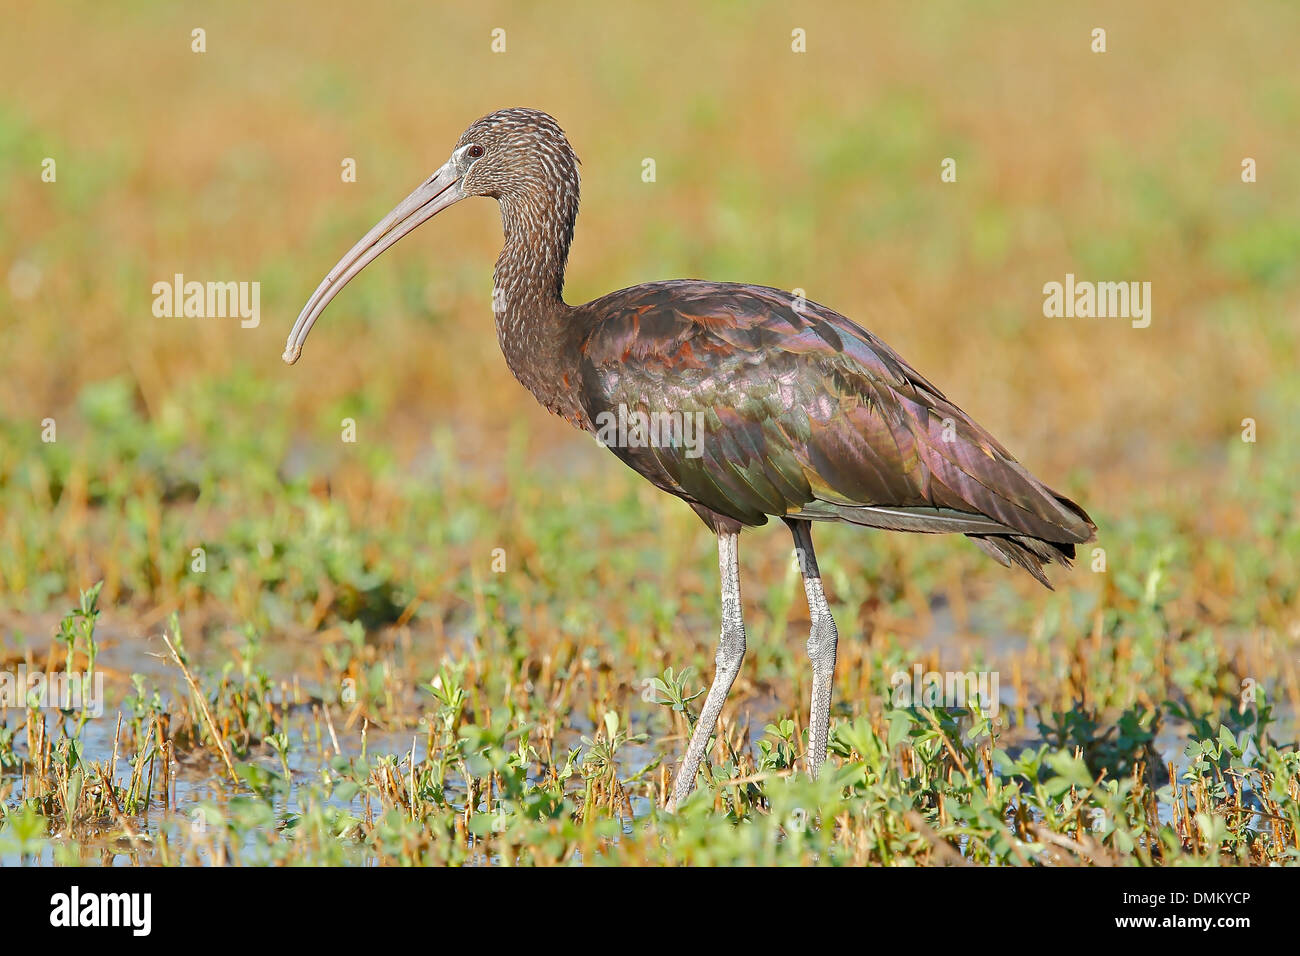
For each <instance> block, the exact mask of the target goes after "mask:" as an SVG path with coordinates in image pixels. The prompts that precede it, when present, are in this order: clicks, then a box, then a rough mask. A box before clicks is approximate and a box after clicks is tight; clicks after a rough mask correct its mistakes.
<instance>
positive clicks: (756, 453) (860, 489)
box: [284, 109, 1096, 807]
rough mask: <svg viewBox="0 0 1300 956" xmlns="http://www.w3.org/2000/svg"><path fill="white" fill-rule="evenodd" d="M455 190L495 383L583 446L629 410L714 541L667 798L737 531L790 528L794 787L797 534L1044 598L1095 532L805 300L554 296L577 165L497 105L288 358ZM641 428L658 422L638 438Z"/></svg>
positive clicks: (821, 731)
mask: <svg viewBox="0 0 1300 956" xmlns="http://www.w3.org/2000/svg"><path fill="white" fill-rule="evenodd" d="M468 196H489V197H491V198H493V199H495V200H497V202H498V204H499V205H500V208H501V220H502V224H503V225H504V227H505V247H504V249H502V251H501V255H500V258H498V259H497V264H496V271H495V273H494V279H493V281H494V294H493V312H494V313H495V316H496V330H497V338H498V340H499V341H500V344H501V350H502V352H504V353H505V359H506V364H508V365H509V366H510V371H511V372H513V373H514V375H515V377H516V378H517V379H519V381H520V382H521V383H522V384H523V385H524V386H525V387H526V388H527V389H528V390H529V391H530V392H532V393H533V395H534V396H535V397H536V398H537V400H538V401H539V402H541V403H542V404H543V405H545V406H546V407H547V408H548V409H550V410H551V411H552V412H555V413H556V414H557V415H560V416H562V417H563V418H564V419H565V420H567V421H568V422H569V423H570V424H572V425H574V426H575V427H577V428H581V429H584V430H586V431H588V432H591V433H593V434H598V433H599V431H600V428H599V425H598V423H608V422H609V421H610V420H611V416H621V419H620V420H621V421H626V420H627V419H628V417H629V416H632V417H633V420H634V422H636V423H637V425H638V427H634V428H632V429H630V430H629V429H620V430H619V432H618V434H619V435H620V436H624V437H625V438H626V440H622V441H613V442H609V441H606V442H605V443H606V444H608V446H609V447H610V449H611V450H612V451H613V452H614V454H615V455H617V456H618V457H619V458H621V459H622V460H623V461H624V462H625V463H626V464H627V465H629V466H631V467H632V468H634V469H635V470H636V471H637V472H638V473H639V474H641V475H642V476H643V477H645V478H647V479H648V480H649V481H651V482H652V483H653V484H654V485H656V486H657V487H659V488H661V489H663V490H664V491H666V492H668V493H669V494H673V495H676V496H677V497H679V498H681V499H682V500H684V501H685V502H687V503H688V504H689V505H690V506H691V507H692V508H693V509H694V510H695V512H696V514H698V515H699V516H700V517H701V518H702V519H703V520H704V523H705V524H706V525H708V527H709V528H710V529H711V530H712V531H713V532H714V533H715V534H716V535H717V536H718V565H719V569H720V571H721V579H722V634H721V639H720V641H719V644H718V652H717V658H716V661H717V668H716V671H715V674H714V678H713V683H712V686H710V688H709V692H708V695H707V696H706V698H705V701H704V707H703V711H702V713H701V714H700V719H699V721H698V722H697V723H696V725H695V729H694V732H693V733H692V735H691V740H690V743H689V744H688V746H687V748H686V755H685V757H684V758H683V760H682V764H681V767H680V768H679V770H678V772H677V777H676V780H675V782H674V785H673V793H672V797H671V800H670V801H669V806H670V807H675V806H676V805H677V804H678V803H679V802H680V801H681V800H682V799H683V798H685V797H686V796H687V795H688V794H689V793H690V792H691V790H692V788H693V787H694V785H695V777H696V774H697V772H698V770H699V766H700V762H701V760H702V759H703V757H704V754H705V752H706V751H707V749H708V743H709V739H710V737H711V735H712V734H713V731H714V728H715V726H716V724H717V720H718V715H719V713H720V712H721V710H722V703H723V700H724V699H725V698H726V696H727V692H728V691H729V690H730V689H731V685H732V682H733V681H734V680H735V679H736V675H737V673H738V672H739V671H740V665H741V661H742V659H743V658H744V655H745V627H744V623H743V621H742V618H741V604H740V574H739V569H738V566H737V561H736V543H737V537H738V534H739V532H740V530H741V528H745V527H753V526H757V525H761V524H766V523H767V520H768V518H769V517H770V516H775V517H778V518H780V519H782V520H783V521H784V522H785V523H786V524H787V525H788V526H789V528H790V531H791V532H792V533H793V535H794V543H795V548H796V553H797V554H798V555H799V557H800V570H801V572H802V575H803V582H804V589H805V592H806V594H807V598H808V607H809V612H810V617H811V621H812V629H811V636H810V637H809V639H808V656H809V659H810V660H811V663H812V671H813V690H812V712H811V715H810V718H809V725H808V726H809V735H808V736H809V739H808V753H807V765H808V770H809V771H810V772H811V773H812V774H814V775H815V774H816V773H817V770H818V768H819V767H820V766H821V764H822V762H823V761H824V760H825V758H826V742H827V735H828V732H829V723H830V702H831V684H832V674H833V670H834V667H835V645H836V631H835V622H834V620H833V619H832V618H831V612H830V608H829V607H828V605H827V602H826V597H825V595H824V594H823V592H822V584H821V576H820V573H819V572H818V569H817V559H816V557H815V555H814V553H813V543H812V532H811V527H812V522H814V521H846V522H849V523H851V524H857V525H865V526H866V527H870V528H886V529H890V530H894V531H916V532H924V533H957V534H964V535H966V536H967V537H969V538H970V539H971V540H972V541H974V542H975V543H976V544H977V545H978V546H979V547H980V548H981V549H983V551H984V552H985V553H986V554H988V555H989V556H991V557H992V558H994V559H995V560H996V561H998V562H1000V563H1001V564H1003V565H1005V566H1007V567H1010V566H1011V565H1013V564H1014V565H1017V566H1019V567H1021V568H1023V569H1024V570H1026V571H1028V572H1029V573H1030V574H1032V575H1033V576H1034V577H1035V578H1037V579H1038V580H1039V581H1041V582H1042V583H1043V584H1045V585H1047V586H1048V587H1050V586H1051V585H1050V584H1049V583H1048V580H1047V576H1046V575H1045V574H1044V573H1043V565H1045V564H1050V563H1052V562H1056V563H1058V564H1064V565H1068V564H1069V562H1070V559H1071V558H1073V557H1074V546H1075V545H1076V544H1081V543H1083V542H1086V541H1090V540H1092V538H1093V536H1094V532H1095V530H1096V529H1095V526H1094V525H1093V523H1092V521H1091V520H1090V519H1089V518H1088V515H1087V514H1086V513H1085V512H1084V510H1083V509H1082V508H1080V507H1079V506H1078V505H1077V504H1075V503H1074V502H1073V501H1070V500H1069V499H1068V498H1065V497H1063V496H1062V495H1059V494H1057V493H1056V492H1054V491H1052V490H1051V489H1050V488H1048V487H1047V486H1046V485H1044V484H1043V483H1042V482H1040V481H1039V480H1038V479H1037V478H1035V477H1034V476H1033V475H1031V474H1030V473H1029V472H1028V471H1026V470H1025V469H1024V468H1023V467H1022V466H1021V465H1020V464H1019V463H1018V462H1017V461H1016V460H1015V459H1014V458H1012V457H1011V455H1010V453H1008V452H1007V450H1006V449H1004V448H1003V447H1002V446H1001V445H1000V444H998V442H997V441H996V440H995V439H994V438H993V437H992V436H991V435H990V434H989V433H988V432H986V431H985V430H984V429H983V428H981V427H980V426H979V425H977V424H976V423H975V422H974V421H972V420H971V419H970V418H969V417H968V416H967V415H966V414H965V413H964V412H962V410H961V409H960V408H958V407H957V406H956V405H954V404H953V403H952V402H950V401H949V400H948V399H947V398H945V397H944V395H943V393H942V392H940V391H939V390H938V389H937V388H935V387H934V386H933V385H931V384H930V383H929V382H928V381H926V380H925V379H924V378H923V377H922V376H921V375H920V374H918V373H917V372H916V371H915V370H914V369H913V368H912V367H911V366H910V365H908V364H907V363H906V362H905V361H903V359H901V358H900V357H899V356H898V354H897V353H895V352H894V350H893V349H891V348H890V347H889V346H888V345H886V344H885V343H884V342H882V341H880V339H878V338H876V336H874V335H872V334H871V333H870V332H868V331H867V330H866V329H863V328H861V327H860V326H858V325H856V324H854V323H853V322H851V321H850V320H848V319H846V318H845V317H844V316H842V315H839V314H838V313H836V312H833V311H832V310H830V309H828V308H826V307H825V306H821V305H818V304H816V303H815V302H808V301H805V300H803V299H801V298H799V297H796V296H793V295H791V294H788V293H786V292H782V291H780V290H777V289H770V288H765V287H762V286H754V285H742V284H738V283H731V282H704V281H700V280H694V279H688V280H681V281H673V282H651V283H647V284H645V285H638V286H633V287H632V288H630V289H623V290H621V291H619V292H613V293H610V294H609V295H606V296H603V297H601V298H599V299H596V300H594V301H592V302H588V303H587V304H585V305H579V306H571V305H568V304H567V303H566V302H565V301H564V298H563V295H562V292H563V288H564V268H565V262H566V260H567V258H568V253H569V244H570V242H571V240H572V239H573V225H574V220H575V219H576V218H577V215H578V160H577V157H576V156H575V155H574V152H573V149H572V148H571V147H570V146H569V141H568V139H567V138H566V137H565V135H564V131H563V130H561V129H560V127H559V125H558V124H557V123H556V122H555V120H554V119H552V118H551V117H550V116H548V115H547V114H545V113H542V112H539V111H537V110H528V109H507V110H499V111H498V112H495V113H492V114H490V115H488V116H485V117H483V118H482V119H480V120H478V121H477V122H475V123H474V124H473V125H471V126H470V127H469V129H467V130H465V132H464V133H463V134H461V137H460V140H459V141H458V142H457V143H456V147H455V149H454V150H452V153H451V158H450V159H449V160H447V162H446V164H444V165H443V166H442V168H440V169H439V170H438V171H437V172H435V173H434V174H433V175H432V176H430V177H429V178H428V179H426V180H425V181H424V182H423V183H421V184H420V185H419V186H418V187H417V188H416V189H415V191H414V192H412V193H411V195H410V196H408V197H407V198H406V199H404V200H402V202H401V203H400V204H399V205H398V206H397V208H396V209H394V210H393V211H392V212H390V213H389V214H388V215H387V216H385V217H384V218H383V220H381V221H380V222H379V224H378V225H376V226H375V227H374V228H373V229H371V230H370V232H368V233H366V235H365V236H364V237H363V238H362V239H361V241H360V242H358V243H357V244H356V245H355V246H353V247H352V249H351V250H350V251H349V252H348V253H347V255H345V256H344V257H343V258H342V259H340V260H339V262H338V264H337V265H335V266H334V268H333V269H331V270H330V272H329V274H328V275H326V277H325V280H324V281H323V282H322V283H321V284H320V285H319V286H318V287H317V289H316V291H315V292H314V293H313V294H312V296H311V298H310V299H309V300H308V301H307V304H306V306H304V307H303V310H302V313H301V314H300V315H299V316H298V321H297V322H296V323H294V327H293V331H292V332H291V333H290V334H289V340H288V343H287V344H286V346H285V351H284V360H285V361H286V362H288V363H290V364H292V363H294V362H296V361H297V360H298V357H299V355H300V354H301V352H302V346H303V342H304V341H305V340H306V338H307V333H308V332H309V331H311V327H312V325H313V323H315V321H316V319H317V318H318V317H319V316H320V314H321V312H322V311H323V310H324V309H325V307H326V306H327V305H328V304H329V303H330V301H331V300H332V299H333V298H334V296H336V295H337V294H338V292H339V290H340V289H342V288H343V286H344V285H346V284H347V283H348V281H349V280H351V279H352V278H353V277H354V276H356V275H357V273H359V272H360V271H361V270H362V269H364V268H365V267H366V265H367V264H368V263H370V262H372V261H374V259H376V258H377V257H378V256H379V255H380V254H381V253H382V252H383V251H384V250H385V249H387V248H388V247H389V246H391V245H393V244H394V243H395V242H397V241H398V240H399V239H401V238H402V237H403V236H405V235H406V234H407V233H409V232H411V231H412V230H413V229H415V228H416V227H417V226H419V225H420V224H421V223H423V222H425V221H426V220H428V219H430V218H432V217H433V216H434V215H436V214H437V213H439V212H441V211H442V210H443V209H446V208H447V207H448V206H450V205H452V204H453V203H456V202H459V201H460V200H462V199H464V198H466V197H468ZM636 416H640V417H639V418H638V417H636ZM650 419H656V420H657V419H663V420H664V421H665V422H670V423H675V425H674V426H673V427H665V428H664V429H662V430H661V431H660V430H657V429H653V428H652V429H648V430H647V429H646V428H645V427H644V425H645V423H646V422H647V421H648V420H650ZM691 422H695V423H698V425H699V434H698V435H697V436H696V437H697V438H698V439H699V440H698V441H697V442H695V443H688V442H686V441H684V440H682V439H683V437H684V436H683V429H682V427H680V426H682V425H684V424H689V423H691ZM647 434H648V435H650V436H652V437H653V436H655V435H656V434H657V435H658V437H659V439H660V440H658V441H647V440H646V437H647ZM665 436H667V440H663V439H664V437H665ZM598 437H599V435H598ZM606 437H608V436H606Z"/></svg>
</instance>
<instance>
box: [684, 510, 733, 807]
mask: <svg viewBox="0 0 1300 956" xmlns="http://www.w3.org/2000/svg"><path fill="white" fill-rule="evenodd" d="M738 537H739V535H737V534H720V535H718V571H719V574H720V575H721V577H722V636H721V637H720V638H719V640H718V653H717V656H716V657H715V658H714V660H715V664H716V667H715V669H714V673H713V684H712V686H710V687H709V693H708V696H707V697H705V698H704V709H703V710H702V711H701V712H700V719H699V720H698V721H697V722H696V724H695V731H694V732H693V733H692V734H691V742H690V744H688V745H687V747H686V756H685V757H683V758H682V765H681V768H680V769H678V771H677V778H676V779H675V780H674V781H673V795H672V798H671V799H670V800H669V801H668V809H669V811H672V810H675V809H676V808H677V806H678V804H680V803H681V802H682V801H683V800H685V799H686V798H687V797H688V796H690V793H691V791H692V790H694V789H695V777H696V774H698V773H699V771H700V762H701V761H702V760H703V759H704V754H705V752H706V751H707V750H708V749H709V738H710V737H712V736H713V730H714V728H715V727H716V726H717V724H718V715H719V714H721V713H722V703H723V701H725V700H726V699H727V692H728V691H730V690H731V685H732V684H733V683H735V680H736V675H737V674H739V673H740V664H741V662H742V661H743V660H744V659H745V623H744V621H743V620H742V619H741V612H740V567H739V565H738V564H737V561H736V540H737V538H738Z"/></svg>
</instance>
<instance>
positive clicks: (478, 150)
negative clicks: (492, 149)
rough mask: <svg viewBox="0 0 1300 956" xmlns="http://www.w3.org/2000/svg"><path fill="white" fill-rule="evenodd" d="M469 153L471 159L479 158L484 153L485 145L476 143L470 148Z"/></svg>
mask: <svg viewBox="0 0 1300 956" xmlns="http://www.w3.org/2000/svg"><path fill="white" fill-rule="evenodd" d="M467 155H468V156H469V158H470V159H478V158H479V157H480V156H482V155H483V147H482V146H480V145H478V144H477V143H475V144H474V145H473V146H471V147H470V148H469V151H468V153H467Z"/></svg>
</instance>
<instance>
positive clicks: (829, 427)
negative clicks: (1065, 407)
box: [574, 280, 1095, 584]
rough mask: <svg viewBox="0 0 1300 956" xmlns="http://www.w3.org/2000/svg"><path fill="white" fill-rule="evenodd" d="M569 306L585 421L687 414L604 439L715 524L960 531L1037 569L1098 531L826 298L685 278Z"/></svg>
mask: <svg viewBox="0 0 1300 956" xmlns="http://www.w3.org/2000/svg"><path fill="white" fill-rule="evenodd" d="M574 317H575V319H577V320H578V321H579V322H580V323H582V326H583V331H582V340H581V346H580V349H579V352H580V354H579V357H578V358H579V376H580V382H579V383H577V384H578V389H579V401H580V403H581V404H582V406H583V408H584V410H585V411H586V413H587V415H588V417H589V418H590V419H591V421H592V422H593V423H594V426H598V425H599V424H600V423H601V422H605V423H611V422H613V423H618V422H620V421H631V422H638V421H639V422H641V423H646V422H649V423H651V424H653V423H654V422H655V421H656V419H657V420H659V421H663V422H665V423H667V422H674V423H677V422H681V421H685V422H686V429H687V432H686V437H689V438H690V439H692V440H691V441H689V442H688V441H684V440H678V441H676V442H675V443H674V442H673V441H672V440H664V436H665V435H676V437H677V438H679V439H681V438H682V437H683V435H682V434H681V433H680V432H673V431H672V429H668V428H665V429H662V430H659V431H658V432H655V431H651V432H650V433H648V435H647V434H646V433H637V432H634V431H628V430H626V429H624V430H617V429H616V430H615V435H616V440H614V441H609V442H607V444H609V445H610V447H611V450H612V451H613V452H614V453H615V454H616V455H618V457H619V458H621V459H622V460H623V461H624V462H626V463H627V464H628V465H630V466H631V467H632V468H634V469H636V470H637V471H638V472H640V473H641V474H642V475H644V476H645V477H646V478H648V479H649V480H650V481H652V482H653V483H654V484H656V485H657V486H658V487H660V488H662V489H664V490H665V491H668V492H670V493H672V494H675V495H677V496H678V497H681V498H683V499H685V500H686V501H688V502H690V503H691V504H692V505H693V506H695V508H696V510H697V511H698V512H700V514H701V516H702V517H704V518H705V520H706V522H709V523H711V524H714V525H715V527H716V526H718V525H719V524H720V523H727V524H732V523H735V524H739V525H759V524H763V523H765V522H766V521H767V519H768V516H778V517H783V516H794V517H801V518H808V519H812V520H842V521H848V522H852V523H854V524H861V525H868V526H871V527H879V528H890V529H895V530H902V531H920V532H957V533H962V534H967V535H970V536H971V537H972V538H973V539H974V540H975V541H976V543H977V544H979V545H980V546H981V547H982V548H983V549H984V550H985V551H986V552H987V553H989V554H990V555H991V556H992V557H994V558H995V559H997V560H998V561H1000V562H1001V563H1003V564H1010V563H1015V564H1018V565H1020V566H1022V567H1024V568H1025V569H1026V570H1028V571H1030V573H1032V574H1034V576H1035V577H1037V578H1038V579H1039V580H1040V581H1042V582H1043V583H1045V584H1046V583H1047V579H1046V577H1045V576H1044V575H1043V573H1042V570H1041V565H1042V564H1043V563H1044V562H1048V561H1060V562H1062V563H1065V562H1066V561H1068V559H1069V558H1071V557H1073V554H1074V545H1075V544H1077V543H1082V542H1085V541H1088V540H1091V538H1092V537H1093V534H1094V531H1095V527H1094V525H1093V524H1092V522H1091V520H1090V519H1089V518H1088V516H1087V514H1086V513H1085V512H1084V511H1083V509H1082V508H1080V507H1079V506H1078V505H1076V504H1075V503H1074V502H1072V501H1070V500H1069V499H1067V498H1064V497H1062V496H1061V495H1058V494H1056V493H1055V492H1053V491H1052V490H1051V489H1050V488H1048V487H1047V486H1046V485H1044V484H1043V483H1042V482H1040V481H1039V480H1038V479H1036V478H1035V477H1034V476H1033V475H1031V474H1030V473H1029V472H1028V471H1026V470H1025V469H1024V467H1022V466H1021V465H1020V464H1019V463H1018V462H1017V461H1016V460H1015V459H1014V458H1013V457H1012V456H1011V454H1010V453H1009V452H1007V450H1006V449H1005V448H1003V447H1002V446H1001V445H1000V444H999V443H998V442H997V441H996V440H995V439H994V438H993V437H992V436H991V435H990V434H989V433H988V432H987V431H985V430H984V429H983V428H981V427H980V426H979V425H978V424H977V423H975V422H974V421H973V420H972V419H971V418H970V417H969V416H967V415H966V414H965V413H964V412H963V411H962V410H961V409H960V408H958V407H957V406H956V405H954V404H953V403H951V402H950V401H948V399H947V398H946V397H945V396H944V395H943V393H942V392H940V391H939V390H938V389H937V388H935V387H934V386H933V385H931V384H930V383H929V382H928V381H927V380H926V379H925V378H924V377H922V376H921V375H920V374H919V373H917V372H916V370H915V369H913V368H912V367H911V366H910V365H908V364H907V363H906V362H905V361H903V359H902V358H901V357H900V356H899V355H898V354H897V353H895V352H894V351H893V350H892V349H891V348H889V346H887V345H886V344H885V343H884V342H882V341H881V340H880V339H878V338H877V337H876V336H874V335H872V334H871V333H870V332H868V331H867V330H866V329H863V328H862V327H860V326H858V325H857V324H855V323H854V322H852V321H850V320H849V319H847V318H845V317H844V316H842V315H840V314H838V313H836V312H834V311H832V310H831V309H828V308H826V307H825V306H821V305H818V304H817V303H815V302H808V301H805V300H801V299H798V298H796V297H794V296H792V295H791V294H790V293H788V292H783V291H781V290H777V289H771V288H766V287H763V286H753V285H743V284H737V283H720V282H704V281H698V280H679V281H672V282H654V283H647V284H645V285H639V286H633V287H631V288H628V289H623V290H621V291H619V292H615V293H612V294H610V295H607V296H604V297H602V298H600V299H596V300H594V301H592V302H589V303H587V304H586V305H583V306H579V307H578V309H577V310H576V311H575V316H574ZM674 415H676V416H678V417H677V418H672V416H674ZM620 416H622V417H621V418H620ZM641 416H644V417H641ZM665 416H667V417H665ZM694 425H698V431H695V430H694V429H693V427H692V426H694ZM643 432H644V430H643ZM608 434H609V433H608V432H607V437H608ZM656 436H657V438H658V440H657V441H648V440H646V439H647V437H650V438H654V437H656ZM598 437H601V435H600V432H599V430H598Z"/></svg>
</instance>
